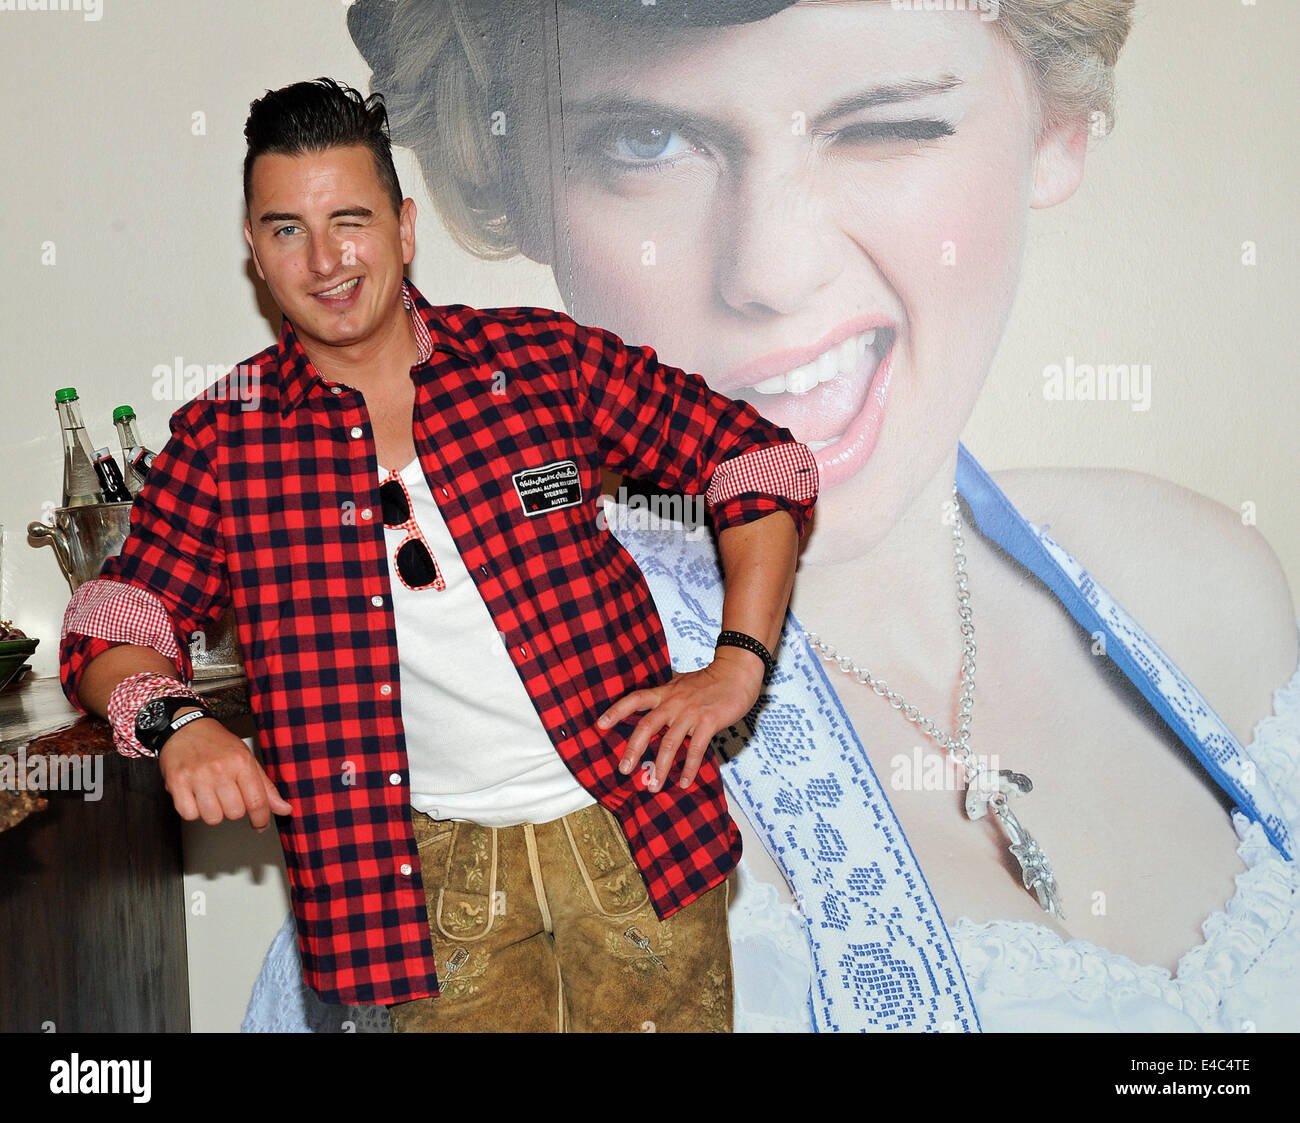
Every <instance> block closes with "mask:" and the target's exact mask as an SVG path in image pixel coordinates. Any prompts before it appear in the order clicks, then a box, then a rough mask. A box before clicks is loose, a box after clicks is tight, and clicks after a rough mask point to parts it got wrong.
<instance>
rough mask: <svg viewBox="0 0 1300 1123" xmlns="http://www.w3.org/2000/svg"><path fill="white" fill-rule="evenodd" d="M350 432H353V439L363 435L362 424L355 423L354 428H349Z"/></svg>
mask: <svg viewBox="0 0 1300 1123" xmlns="http://www.w3.org/2000/svg"><path fill="white" fill-rule="evenodd" d="M348 432H349V433H350V434H351V436H352V439H353V440H356V439H357V438H358V437H360V436H361V426H360V425H353V426H352V428H351V429H349V430H348Z"/></svg>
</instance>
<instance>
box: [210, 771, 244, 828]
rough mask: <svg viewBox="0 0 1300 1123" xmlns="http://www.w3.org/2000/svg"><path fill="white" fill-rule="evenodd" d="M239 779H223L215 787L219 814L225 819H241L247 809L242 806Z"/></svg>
mask: <svg viewBox="0 0 1300 1123" xmlns="http://www.w3.org/2000/svg"><path fill="white" fill-rule="evenodd" d="M239 779H240V778H239V777H238V776H235V777H230V778H228V779H223V780H221V781H220V782H218V783H217V785H216V792H217V801H218V802H219V803H220V804H221V814H222V815H223V816H224V817H225V818H227V819H242V818H243V817H244V812H245V811H246V810H247V808H246V807H245V806H244V793H243V792H242V791H240V786H239V782H238V781H239Z"/></svg>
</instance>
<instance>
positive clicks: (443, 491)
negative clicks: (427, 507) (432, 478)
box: [442, 487, 451, 496]
mask: <svg viewBox="0 0 1300 1123" xmlns="http://www.w3.org/2000/svg"><path fill="white" fill-rule="evenodd" d="M442 494H443V495H446V496H449V495H451V492H450V491H448V490H447V489H446V488H445V487H444V488H443V489H442Z"/></svg>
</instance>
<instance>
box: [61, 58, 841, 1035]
mask: <svg viewBox="0 0 1300 1123" xmlns="http://www.w3.org/2000/svg"><path fill="white" fill-rule="evenodd" d="M245 135H246V137H247V139H248V154H247V157H246V160H245V166H244V182H245V199H246V202H247V204H248V215H247V220H246V225H245V234H246V237H247V239H248V242H249V246H250V248H251V250H252V254H253V259H254V262H255V264H256V266H257V270H258V273H259V275H260V276H261V277H262V278H263V279H264V280H265V281H266V283H267V286H268V288H269V289H270V291H271V294H272V296H273V297H274V298H275V300H276V302H277V304H278V306H279V308H280V310H281V311H282V312H283V314H284V321H283V324H282V328H281V332H280V337H279V340H278V341H277V343H276V344H274V345H273V346H271V347H269V348H268V349H267V350H266V351H264V352H262V353H261V354H260V355H258V356H256V357H255V358H253V359H251V360H249V362H248V363H246V364H243V367H244V371H245V373H244V375H243V377H245V378H247V371H249V370H252V371H253V372H255V376H256V385H257V388H258V391H259V396H258V398H257V400H256V403H255V407H256V408H251V409H250V408H247V407H248V406H249V405H250V404H252V403H249V402H247V401H241V400H239V397H238V396H237V395H233V394H227V393H223V392H222V387H221V385H220V384H218V386H217V387H216V388H215V392H209V393H207V394H205V395H202V396H200V397H199V398H196V399H194V400H193V401H191V402H189V403H187V404H186V405H185V406H183V407H182V408H181V409H179V410H178V411H177V412H176V413H175V414H174V415H173V417H172V421H171V429H172V436H171V439H170V440H169V441H168V443H167V445H166V447H165V448H164V449H163V450H162V452H160V453H159V454H158V456H157V458H156V459H155V461H154V465H153V468H152V469H151V471H150V474H149V477H148V480H147V482H146V485H145V487H144V489H143V491H142V492H141V494H140V495H139V496H138V498H137V500H136V503H135V506H134V508H133V510H132V513H131V534H130V537H129V538H128V539H127V541H126V543H125V545H124V547H123V549H122V552H121V554H120V556H119V557H117V558H113V559H110V560H109V561H108V562H107V563H106V564H105V566H104V568H103V570H102V572H101V574H100V577H99V578H98V579H97V580H95V581H92V582H89V583H87V584H86V585H84V586H82V587H81V588H80V589H78V591H77V593H76V594H75V595H74V597H73V599H72V602H71V604H70V605H69V607H68V611H67V614H66V617H65V621H64V637H63V646H62V652H61V656H62V668H63V682H64V689H65V692H66V693H67V695H68V697H69V698H70V699H71V700H73V701H74V702H75V703H76V704H78V705H80V706H82V707H83V708H85V709H87V710H90V711H93V712H96V713H100V714H105V715H106V716H107V717H108V718H109V719H110V721H112V723H113V727H114V733H115V738H116V742H117V745H118V748H119V750H120V751H122V752H125V753H128V754H132V755H156V756H157V757H158V759H159V766H160V768H161V770H162V774H163V777H164V779H165V782H166V785H167V790H168V791H169V792H170V793H171V795H172V797H173V800H174V802H175V805H176V809H177V811H178V812H179V814H180V815H181V816H183V817H184V818H186V819H191V820H192V819H196V818H202V819H203V820H204V821H205V822H207V823H218V822H220V821H222V820H223V819H225V818H229V819H238V818H241V817H243V816H244V815H247V816H248V818H249V821H250V822H251V823H252V825H253V826H254V827H256V828H257V829H259V830H262V829H265V827H266V826H267V824H268V823H269V821H270V819H271V816H272V815H273V814H274V815H275V816H276V817H277V825H278V827H279V831H280V837H281V841H282V843H283V846H284V853H285V860H286V864H287V867H288V872H289V878H290V884H291V889H292V896H293V908H294V914H295V917H296V921H297V927H298V937H299V948H300V951H301V953H302V960H303V966H304V971H305V974H306V979H307V982H308V983H309V984H310V985H311V986H312V987H313V988H315V989H316V990H317V991H318V992H319V993H320V995H321V996H322V998H324V999H325V1000H326V1001H332V1002H342V1003H383V1004H385V1005H387V1006H389V1007H390V1010H391V1013H392V1015H393V1022H394V1027H395V1028H398V1029H434V1030H464V1029H566V1028H572V1029H586V1030H599V1029H641V1028H644V1027H646V1026H647V1025H650V1026H652V1027H653V1028H658V1029H674V1028H676V1029H721V1030H725V1029H729V1028H730V1024H731V1008H730V1004H731V981H730V959H729V954H728V944H727V930H726V912H725V909H726V885H725V879H726V877H727V874H728V873H729V872H730V871H731V870H732V869H733V868H734V866H735V865H736V862H737V860H738V858H739V856H740V836H739V832H738V830H737V828H736V825H735V824H734V823H733V822H732V820H731V818H730V816H729V815H728V813H727V808H726V801H725V798H724V795H723V790H722V784H721V779H720V776H719V772H718V766H717V764H716V762H715V761H714V759H713V758H712V756H711V755H710V754H709V753H708V751H707V749H708V746H709V742H710V740H711V739H712V737H713V736H714V734H715V733H717V732H719V731H720V730H722V729H725V728H726V727H727V726H729V725H731V724H732V723H734V722H736V721H737V720H738V719H739V718H740V717H742V716H743V715H744V714H745V713H747V712H748V711H749V709H750V708H751V706H752V705H753V704H754V703H755V701H756V700H757V698H758V696H759V692H760V689H761V685H762V682H763V679H764V676H765V673H766V671H767V669H768V667H769V666H770V665H771V655H770V652H771V650H772V648H773V647H774V646H775V644H776V642H777V640H778V637H779V635H780V630H781V624H782V621H783V618H784V613H785V607H786V604H787V601H788V598H789V594H790V589H791V585H792V582H793V575H794V569H795V561H796V555H797V547H798V539H799V537H800V536H801V535H802V533H803V532H804V530H805V528H806V525H807V522H808V519H809V517H810V514H811V510H812V505H813V501H814V499H815V495H816V486H817V475H816V466H815V462H814V460H813V457H812V455H811V453H810V452H809V450H808V449H807V448H806V447H805V446H804V445H801V444H797V443H795V442H794V441H793V440H792V438H791V435H790V433H789V432H788V431H787V430H785V429H782V428H779V427H776V426H774V425H772V424H770V423H768V422H766V421H765V420H764V419H763V418H761V417H760V416H759V415H758V413H757V412H756V411H755V410H754V409H753V407H752V406H748V405H744V404H740V403H737V402H733V401H731V400H729V399H727V398H725V397H723V396H721V395H719V394H716V393H714V392H712V391H710V390H709V389H708V387H707V386H706V385H705V383H704V381H703V380H702V379H701V378H699V377H698V376H696V375H689V374H686V373H684V372H683V371H680V370H678V369H676V368H673V367H668V366H664V365H662V364H660V363H659V362H658V360H657V358H656V357H655V354H654V352H653V351H652V350H650V349H649V348H645V347H625V346H624V345H623V344H622V342H621V341H620V340H619V339H618V338H617V337H616V336H614V335H612V334H611V333H609V332H606V331H602V330H600V329H597V328H591V327H584V326H582V325H579V324H577V323H576V322H574V321H573V320H572V319H570V318H569V317H568V316H565V315H563V314H562V313H558V312H552V311H548V310H545V309H536V308H508V309H498V310H495V311H492V312H483V311H479V310H476V309H473V308H469V307H466V306H464V305H448V306H444V307H440V308H435V307H432V306H430V305H429V304H428V303H427V302H426V301H425V300H424V299H423V298H422V297H421V296H420V294H419V293H418V292H417V291H416V290H415V288H414V287H413V286H411V285H410V284H409V282H407V281H406V279H405V276H404V273H405V268H404V267H405V266H406V265H407V264H409V263H410V261H411V260H412V257H413V255H414V251H415V240H414V227H415V207H414V204H413V203H412V201H411V200H410V199H405V200H403V199H402V196H401V191H400V188H399V187H398V183H397V176H396V172H395V170H394V168H393V164H392V158H391V153H390V151H389V142H388V135H387V117H386V114H385V111H384V108H383V105H382V102H381V101H380V99H378V98H377V97H372V98H370V99H368V100H366V99H363V98H362V96H361V95H360V94H358V93H357V92H356V91H355V90H351V89H348V88H346V87H339V86H337V85H336V84H334V83H333V82H331V81H329V80H327V79H320V80H318V81H316V82H312V83H298V84H296V85H294V86H289V87H286V88H284V89H282V90H278V91H274V92H269V93H268V94H267V95H266V96H265V97H264V98H262V99H260V100H259V101H257V102H255V103H254V104H253V106H252V110H251V113H250V116H249V119H248V123H247V125H246V128H245ZM602 468H607V469H609V470H611V471H614V472H622V473H630V474H632V475H635V476H638V477H640V478H644V479H646V480H648V481H651V482H653V483H655V484H657V485H658V486H660V487H662V488H664V489H667V490H671V491H679V492H684V493H692V494H699V493H704V495H705V497H706V500H707V502H708V505H709V508H710V511H711V513H712V517H713V522H714V525H715V527H716V529H717V531H718V545H719V550H720V554H721V558H722V561H723V565H724V567H725V571H726V579H727V588H726V599H725V604H724V609H723V618H722V620H721V622H720V624H721V629H722V631H721V632H720V641H719V646H718V648H717V651H716V657H715V659H714V661H713V663H712V664H711V665H709V666H708V667H705V668H703V669H702V670H699V671H693V672H688V673H683V674H678V673H676V672H674V671H673V669H672V667H671V665H670V663H669V658H668V650H667V644H666V641H665V638H664V633H663V629H662V627H661V625H660V622H659V619H658V616H657V614H656V612H655V608H654V604H653V602H652V600H651V598H650V595H649V591H648V589H647V588H646V586H645V582H644V580H643V578H642V577H641V575H640V573H639V571H638V570H637V569H636V566H635V564H634V563H633V562H632V560H631V558H630V557H629V556H628V554H627V553H626V551H625V550H623V549H622V547H621V546H620V545H619V544H618V542H617V541H616V540H615V539H614V538H613V536H612V535H610V534H609V532H608V530H607V529H606V528H605V526H604V522H603V520H601V519H599V518H598V517H597V516H598V514H599V512H600V511H601V510H602V507H601V503H602V499H601V494H600V493H601V469H602ZM232 603H233V606H234V609H235V613H236V617H237V620H238V628H239V638H240V641H241V644H242V647H243V650H244V656H245V667H246V670H247V674H248V682H249V698H250V703H251V706H252V709H253V714H254V718H255V721H256V725H257V729H258V738H259V743H260V748H261V752H262V757H263V762H264V766H263V765H259V763H258V761H257V760H256V759H255V758H254V756H253V755H252V754H251V753H250V752H249V751H248V749H247V747H246V746H245V745H244V743H243V741H241V740H240V739H239V738H238V737H236V736H234V735H233V734H232V733H230V732H229V731H227V730H226V729H225V728H224V727H223V726H222V725H221V724H220V723H219V722H217V721H215V720H212V719H211V718H210V717H209V716H208V715H207V714H206V712H205V709H204V707H203V705H202V701H201V699H200V698H199V697H198V695H196V694H195V693H194V692H193V691H191V690H190V689H189V688H188V687H187V686H186V685H185V682H188V680H189V679H190V677H191V671H192V668H191V665H190V660H189V650H188V639H189V637H191V636H192V635H194V634H195V633H196V632H201V631H202V630H203V629H204V628H206V627H209V626H211V624H212V623H213V622H214V621H216V620H217V619H218V618H219V617H220V616H221V615H222V613H223V612H225V610H226V609H227V608H228V607H229V606H230V605H231V604H232ZM506 657H508V659H509V662H510V664H511V666H510V667H507V666H506V662H505V659H506ZM494 660H495V662H494ZM638 715H639V716H638ZM439 964H441V965H443V971H442V975H443V979H442V983H441V990H442V996H441V997H438V995H439V989H440V982H439V978H438V967H439Z"/></svg>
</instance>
